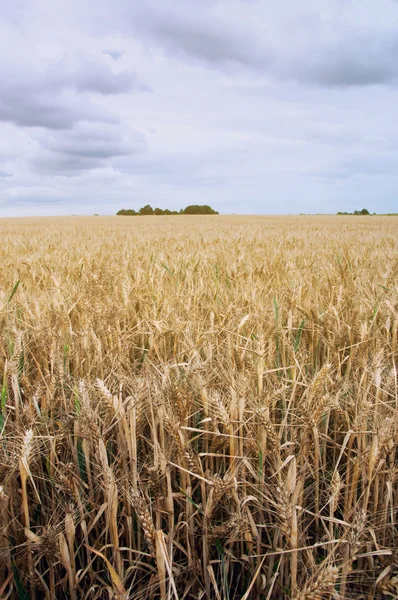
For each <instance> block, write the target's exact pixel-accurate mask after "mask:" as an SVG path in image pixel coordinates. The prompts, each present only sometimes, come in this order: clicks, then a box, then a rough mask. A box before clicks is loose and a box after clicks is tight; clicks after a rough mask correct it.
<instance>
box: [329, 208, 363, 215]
mask: <svg viewBox="0 0 398 600" xmlns="http://www.w3.org/2000/svg"><path fill="white" fill-rule="evenodd" d="M337 214H338V215H370V212H369V211H368V209H367V208H363V209H362V210H354V212H352V213H349V212H338V213H337Z"/></svg>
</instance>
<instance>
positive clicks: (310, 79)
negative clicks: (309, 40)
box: [284, 31, 398, 88]
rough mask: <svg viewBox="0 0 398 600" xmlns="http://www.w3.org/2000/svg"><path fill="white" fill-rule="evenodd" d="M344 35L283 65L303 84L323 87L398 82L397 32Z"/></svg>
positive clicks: (394, 83)
mask: <svg viewBox="0 0 398 600" xmlns="http://www.w3.org/2000/svg"><path fill="white" fill-rule="evenodd" d="M350 33H351V35H348V34H347V35H345V36H342V37H341V38H340V39H338V40H337V41H336V42H334V43H333V44H322V43H320V44H319V45H318V47H317V45H314V47H313V48H309V49H308V53H307V55H306V56H304V57H301V58H298V59H297V58H296V59H292V60H291V63H290V64H287V65H286V66H285V67H284V68H285V69H286V72H287V73H288V72H290V73H291V74H292V76H293V77H294V78H295V79H297V80H298V81H301V82H303V83H314V84H316V85H320V86H324V87H342V88H344V87H361V86H370V85H394V86H395V85H396V84H397V83H398V62H397V61H396V59H395V57H396V56H397V53H398V34H397V36H396V37H393V38H391V37H390V36H387V37H383V36H381V35H378V36H376V35H375V34H368V35H358V33H356V32H355V31H354V32H350Z"/></svg>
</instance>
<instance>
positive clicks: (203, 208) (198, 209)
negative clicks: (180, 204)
mask: <svg viewBox="0 0 398 600" xmlns="http://www.w3.org/2000/svg"><path fill="white" fill-rule="evenodd" d="M183 214H184V215H218V212H217V211H215V210H213V209H212V208H211V206H208V205H207V204H202V205H199V204H191V205H190V206H187V207H186V208H185V209H184V210H183Z"/></svg>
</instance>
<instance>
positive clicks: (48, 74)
mask: <svg viewBox="0 0 398 600" xmlns="http://www.w3.org/2000/svg"><path fill="white" fill-rule="evenodd" d="M5 4H6V6H5V7H4V10H2V14H1V15H0V39H1V40H2V44H3V46H4V47H6V48H7V49H8V50H9V51H8V53H7V57H6V55H5V53H3V54H2V55H0V81H1V93H0V167H1V169H2V170H3V173H8V172H9V173H12V176H11V177H4V176H1V174H0V177H1V178H0V186H1V195H0V209H1V211H2V213H3V214H4V213H7V214H11V213H12V210H13V207H17V206H20V207H21V208H20V210H19V214H23V212H24V211H25V213H26V211H27V210H28V208H26V209H25V208H23V207H29V212H30V213H32V212H37V214H39V213H40V212H41V213H42V214H45V213H47V214H48V212H53V213H55V212H58V213H62V212H68V211H69V212H87V209H89V212H91V210H92V208H93V205H92V204H91V203H94V204H95V205H96V208H97V203H98V206H99V207H100V210H99V212H111V213H114V212H116V210H117V209H118V208H121V207H122V206H133V207H137V206H140V205H142V204H144V203H147V202H149V203H151V204H153V205H156V204H157V205H159V206H174V207H178V206H182V205H184V204H188V203H197V202H206V203H210V204H214V205H215V206H218V207H220V208H221V207H224V210H225V212H242V211H247V212H254V213H258V212H295V209H296V211H297V212H308V211H309V210H311V211H314V212H322V211H323V210H330V209H331V207H334V206H335V207H336V210H340V209H341V208H342V207H344V205H346V206H347V207H348V206H350V203H354V208H357V205H359V204H360V205H362V204H363V205H365V206H367V207H368V208H369V210H372V211H373V210H378V209H379V208H381V207H380V206H377V205H375V204H374V202H375V201H374V198H375V197H376V198H378V200H379V202H381V201H383V202H384V207H383V210H384V211H385V212H391V211H392V210H393V209H394V206H393V204H394V202H395V197H396V196H395V194H396V185H397V181H396V180H397V176H396V172H397V169H396V164H395V163H396V160H395V156H396V153H397V147H398V140H395V139H394V137H395V134H394V127H393V124H394V123H395V122H396V120H397V118H398V105H396V103H395V101H394V100H395V98H394V94H395V92H396V86H397V82H398V77H397V75H398V61H395V57H396V56H397V54H398V52H397V50H398V35H397V31H396V26H395V23H396V19H397V18H398V6H397V4H396V3H393V2H391V0H378V2H377V4H376V3H374V2H372V0H350V1H349V2H347V1H346V0H301V2H300V3H297V2H294V0H281V1H280V2H279V3H277V4H275V3H269V2H268V3H267V2H261V1H260V0H201V2H200V6H199V4H198V2H197V0H145V1H144V2H141V3H139V2H131V1H129V0H114V1H113V2H112V3H111V2H110V0H100V1H99V2H94V0H85V1H84V2H82V0H69V1H68V2H63V1H62V0H15V2H10V3H5ZM2 23H3V25H2ZM4 23H5V25H4ZM120 48H122V49H123V52H121V51H119V49H120ZM198 67H199V68H198ZM151 86H153V90H154V91H153V93H151V94H147V93H146V94H142V93H136V92H141V91H151V89H152V88H151ZM140 131H142V132H145V138H144V136H143V134H142V133H140ZM375 156H377V157H378V161H376V160H375ZM336 198H337V200H336ZM337 203H339V206H338V207H337ZM372 203H373V204H372ZM65 206H66V208H65ZM72 206H73V207H74V208H73V211H72V209H71V207H72ZM4 207H7V209H6V210H5V209H4ZM326 207H328V208H326ZM373 207H374V208H373ZM3 209H4V210H3ZM221 210H222V208H221ZM7 211H8V212H7ZM15 212H18V210H17V209H16V210H15ZM95 212H98V210H95Z"/></svg>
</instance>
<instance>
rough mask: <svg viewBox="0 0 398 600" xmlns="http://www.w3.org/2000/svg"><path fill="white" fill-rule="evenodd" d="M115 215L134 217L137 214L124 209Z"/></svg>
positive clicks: (130, 209)
mask: <svg viewBox="0 0 398 600" xmlns="http://www.w3.org/2000/svg"><path fill="white" fill-rule="evenodd" d="M116 214H117V215H122V216H128V217H131V216H134V215H136V214H137V213H136V212H135V210H133V209H132V208H128V209H127V210H126V209H125V208H122V210H119V211H118V212H117V213H116Z"/></svg>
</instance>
